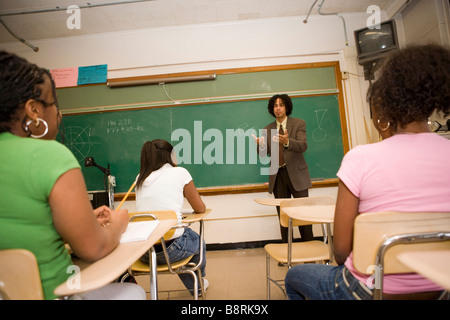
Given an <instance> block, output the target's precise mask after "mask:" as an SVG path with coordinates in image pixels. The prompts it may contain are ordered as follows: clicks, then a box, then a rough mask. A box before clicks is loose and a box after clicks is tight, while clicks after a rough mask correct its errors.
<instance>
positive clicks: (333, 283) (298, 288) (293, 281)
mask: <svg viewBox="0 0 450 320" xmlns="http://www.w3.org/2000/svg"><path fill="white" fill-rule="evenodd" d="M285 286H286V293H287V295H288V297H289V299H291V300H304V299H309V300H359V299H362V300H372V292H371V290H370V289H368V288H367V287H366V286H365V285H364V284H362V283H361V282H360V281H359V280H358V279H356V278H355V277H353V276H352V275H351V273H350V272H349V271H348V270H347V268H345V266H344V265H340V266H337V267H336V266H330V265H324V264H301V265H297V266H294V267H292V268H291V269H290V270H289V271H288V273H287V274H286V279H285Z"/></svg>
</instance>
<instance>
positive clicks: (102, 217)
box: [94, 206, 113, 226]
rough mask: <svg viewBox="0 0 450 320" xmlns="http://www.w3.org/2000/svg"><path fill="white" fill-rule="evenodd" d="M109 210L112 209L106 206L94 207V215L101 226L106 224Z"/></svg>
mask: <svg viewBox="0 0 450 320" xmlns="http://www.w3.org/2000/svg"><path fill="white" fill-rule="evenodd" d="M111 212H113V211H112V210H111V209H110V208H109V207H107V206H101V207H98V208H97V209H94V215H95V217H96V218H97V221H98V223H99V224H101V225H102V226H106V225H108V223H109V217H110V214H111Z"/></svg>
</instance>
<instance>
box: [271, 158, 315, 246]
mask: <svg viewBox="0 0 450 320" xmlns="http://www.w3.org/2000/svg"><path fill="white" fill-rule="evenodd" d="M273 194H274V196H275V198H291V197H294V198H303V197H308V195H309V194H308V189H305V190H300V191H297V190H295V189H294V187H293V186H292V183H291V179H290V178H289V175H288V172H287V169H286V167H281V168H279V169H278V172H277V178H276V180H275V185H274V186H273ZM277 212H278V219H279V218H280V207H278V206H277ZM298 229H299V231H300V235H301V241H310V240H313V238H314V236H313V231H312V225H308V226H299V227H298ZM280 232H281V241H282V242H283V243H287V242H288V228H286V227H283V226H281V224H280Z"/></svg>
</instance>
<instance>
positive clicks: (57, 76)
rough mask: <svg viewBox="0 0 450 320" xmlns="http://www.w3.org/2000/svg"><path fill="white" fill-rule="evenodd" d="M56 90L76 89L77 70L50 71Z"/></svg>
mask: <svg viewBox="0 0 450 320" xmlns="http://www.w3.org/2000/svg"><path fill="white" fill-rule="evenodd" d="M50 74H51V75H52V78H53V80H54V81H55V86H56V88H64V87H76V86H77V82H78V68H77V67H76V68H63V69H53V70H50Z"/></svg>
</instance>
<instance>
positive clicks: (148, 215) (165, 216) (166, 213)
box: [128, 210, 177, 243]
mask: <svg viewBox="0 0 450 320" xmlns="http://www.w3.org/2000/svg"><path fill="white" fill-rule="evenodd" d="M128 217H129V221H130V222H138V221H149V220H156V219H157V220H169V219H175V220H176V219H177V214H176V212H175V211H173V210H159V211H142V212H129V213H128ZM175 229H176V227H175V228H172V229H170V230H169V231H167V232H166V233H165V234H164V240H169V239H170V238H172V236H173V235H174V233H175ZM159 242H160V241H158V242H157V243H159Z"/></svg>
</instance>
